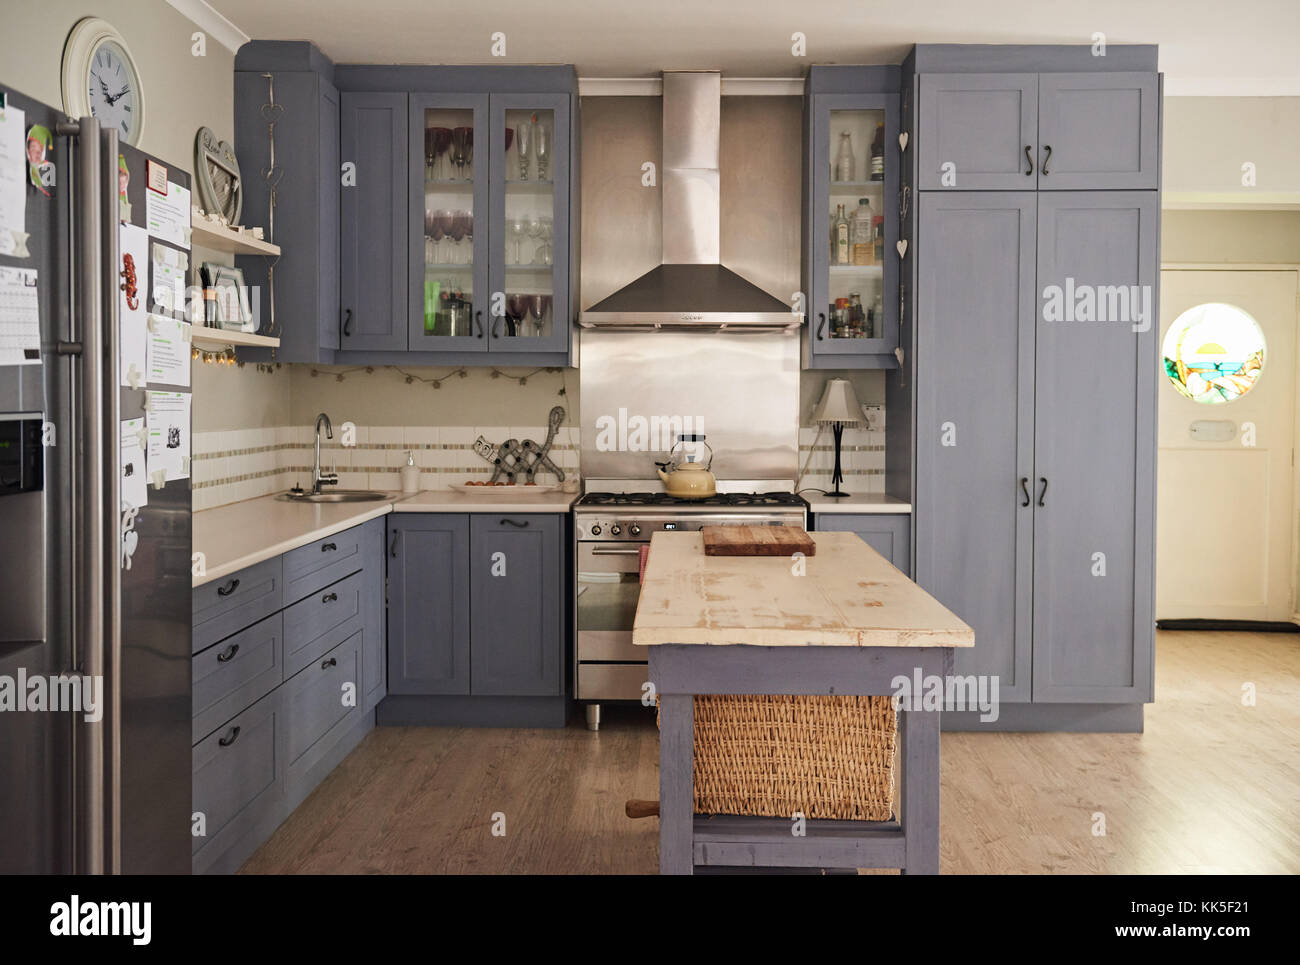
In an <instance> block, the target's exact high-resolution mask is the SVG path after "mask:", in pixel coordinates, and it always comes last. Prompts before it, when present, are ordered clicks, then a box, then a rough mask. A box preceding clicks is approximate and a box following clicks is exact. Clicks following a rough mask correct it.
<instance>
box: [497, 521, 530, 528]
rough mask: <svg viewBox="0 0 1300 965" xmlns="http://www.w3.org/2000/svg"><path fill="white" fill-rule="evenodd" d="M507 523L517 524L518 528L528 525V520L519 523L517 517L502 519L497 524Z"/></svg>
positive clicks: (503, 524)
mask: <svg viewBox="0 0 1300 965" xmlns="http://www.w3.org/2000/svg"><path fill="white" fill-rule="evenodd" d="M507 523H508V524H509V525H511V526H517V527H518V528H519V529H523V528H524V527H525V526H527V525H528V520H524V521H523V522H522V523H521V522H519V520H517V519H503V520H501V522H500V523H499V524H498V525H501V526H505V525H506V524H507Z"/></svg>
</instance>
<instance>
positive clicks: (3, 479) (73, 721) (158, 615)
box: [0, 85, 191, 874]
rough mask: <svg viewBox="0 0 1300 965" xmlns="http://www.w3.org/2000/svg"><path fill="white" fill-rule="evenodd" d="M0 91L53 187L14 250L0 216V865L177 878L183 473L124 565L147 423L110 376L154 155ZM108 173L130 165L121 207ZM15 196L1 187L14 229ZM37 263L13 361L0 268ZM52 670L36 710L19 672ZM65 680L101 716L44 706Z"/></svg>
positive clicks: (186, 540) (184, 716)
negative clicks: (136, 446)
mask: <svg viewBox="0 0 1300 965" xmlns="http://www.w3.org/2000/svg"><path fill="white" fill-rule="evenodd" d="M0 95H3V105H0V111H10V112H13V111H22V113H23V116H22V118H21V123H22V127H23V131H24V135H25V140H24V142H23V147H24V157H23V158H22V163H23V167H24V170H23V175H24V178H25V179H26V176H27V173H28V172H27V170H26V164H27V160H28V158H27V157H26V154H27V152H28V151H29V150H30V151H34V152H35V153H36V154H40V151H39V148H40V144H39V143H38V144H37V145H35V146H33V144H32V142H31V140H30V137H27V136H26V135H28V134H29V133H30V132H29V130H28V129H29V128H31V127H32V126H33V125H37V126H39V127H41V128H43V129H44V130H46V131H48V132H49V133H50V135H51V142H52V143H51V144H50V146H49V148H48V150H47V151H46V154H45V157H44V159H43V160H44V162H45V163H47V164H48V162H49V161H50V160H51V159H52V161H53V165H54V178H53V184H52V185H51V186H50V187H49V188H48V189H43V188H42V187H41V186H39V185H37V184H32V183H25V184H23V186H22V187H23V190H24V193H25V203H24V210H23V220H24V222H25V223H24V225H23V230H24V232H25V233H26V234H27V235H28V238H27V241H26V249H27V253H26V254H23V252H22V245H21V244H16V243H14V241H16V240H17V236H16V235H14V234H13V225H5V224H0V231H9V232H10V234H9V236H8V237H5V238H0V242H3V244H0V271H3V270H4V269H10V271H7V272H4V281H6V282H7V287H4V288H0V347H4V348H5V349H6V351H5V352H4V354H2V355H0V359H3V360H5V362H6V363H8V364H0V872H3V873H13V872H26V873H70V872H77V873H98V872H104V873H112V872H121V873H126V874H136V873H159V874H167V873H175V874H186V873H188V872H189V869H190V820H191V795H190V774H191V764H190V552H191V548H190V484H189V479H188V478H175V479H168V480H167V481H166V482H165V484H164V485H162V486H161V487H155V486H153V485H150V486H149V487H148V496H147V505H145V506H143V507H141V508H139V509H138V512H137V514H136V515H135V518H134V521H133V524H132V525H130V526H129V528H130V530H131V531H132V532H133V533H134V539H132V538H131V537H130V535H128V536H127V541H128V543H129V545H130V546H132V547H133V549H134V552H133V553H131V554H130V566H129V568H127V567H126V565H125V563H124V560H123V554H122V545H123V533H122V527H123V521H124V512H123V510H124V508H125V507H124V506H123V503H122V501H121V498H122V478H123V477H122V473H123V471H124V467H123V466H122V465H121V462H122V460H121V459H120V458H119V454H120V452H121V451H122V450H121V448H120V445H119V423H120V422H121V421H122V420H128V419H135V418H143V417H145V415H146V413H145V405H146V392H145V387H138V388H129V387H121V386H120V385H119V367H118V353H119V346H120V337H119V328H118V325H119V311H118V308H119V301H118V300H119V297H121V295H122V292H121V288H120V286H121V285H122V284H124V283H125V282H126V280H127V279H126V278H125V277H124V275H123V274H122V272H123V266H122V259H121V255H120V252H119V231H120V228H119V216H120V215H121V214H123V213H125V212H126V211H127V210H128V207H129V212H130V214H129V220H130V222H131V223H134V224H136V225H138V226H140V227H147V225H146V214H147V210H148V205H147V203H146V201H145V194H144V192H145V191H146V190H147V187H146V183H145V182H146V177H147V171H146V165H147V162H148V161H150V160H151V159H150V158H149V157H148V156H147V155H145V154H143V153H141V152H139V151H137V150H135V149H134V148H132V147H129V146H126V145H119V144H118V139H117V133H116V132H115V131H105V130H101V129H100V126H99V124H98V122H96V121H95V120H94V119H93V118H84V119H80V120H73V119H70V118H68V117H67V116H66V115H64V114H63V112H62V111H60V110H57V109H55V108H52V107H49V106H47V105H45V104H42V103H40V102H38V101H35V100H33V99H31V98H28V97H25V96H24V95H22V94H21V93H18V92H16V91H13V90H11V89H8V88H6V87H4V86H3V85H0ZM14 117H16V115H15V114H11V115H10V120H13V119H14ZM39 139H40V138H39V136H38V141H39ZM11 146H12V145H11ZM119 155H120V156H121V158H120V160H119ZM152 160H154V161H155V162H157V160H158V159H152ZM5 163H15V160H14V159H12V158H7V159H6V161H5ZM160 163H162V164H164V165H165V167H166V168H167V178H168V179H169V181H170V183H171V184H174V185H176V186H177V187H178V188H182V187H183V188H185V189H188V188H189V186H190V177H189V174H188V173H186V172H185V171H183V170H181V169H179V168H177V167H175V166H173V165H170V164H166V162H160ZM120 166H124V167H125V168H126V170H127V171H128V172H129V183H127V184H126V186H125V187H126V201H127V202H128V204H127V205H122V204H121V203H120V200H121V199H119V187H120V186H121V185H122V179H119V168H120ZM156 173H157V172H156V171H155V174H156ZM2 180H3V179H2V178H0V181H2ZM0 187H3V185H0ZM13 188H14V185H13V183H12V181H10V183H9V185H8V189H9V190H10V192H11V193H10V194H9V195H8V196H7V200H8V207H7V208H6V212H7V217H9V218H10V220H12V219H13V217H14V210H15V208H14V204H13V199H14V198H15V197H16V194H15V193H14V192H13ZM47 190H48V194H47ZM182 197H183V196H182ZM156 240H158V239H154V238H151V239H150V246H149V250H150V251H153V250H154V243H155V241H156ZM169 247H172V248H173V249H174V250H177V251H179V250H181V246H169ZM6 251H7V252H8V253H5V252H6ZM148 262H149V264H147V265H136V266H135V268H136V273H135V289H136V290H137V292H138V295H137V297H138V298H140V299H145V298H148V297H149V296H150V293H151V291H152V285H153V282H154V278H153V272H154V270H155V268H154V259H153V258H152V257H151V258H149V259H148ZM12 269H19V270H25V271H24V272H21V273H16V272H14V271H12ZM32 270H34V271H35V273H36V274H35V279H34V281H35V284H34V285H32V286H31V287H34V289H35V294H36V299H35V301H36V310H37V314H38V316H39V360H37V359H36V355H37V352H36V350H34V349H31V350H27V356H28V357H27V359H23V357H22V353H21V350H19V354H18V355H17V364H13V363H14V362H15V354H14V350H13V345H14V344H15V342H14V340H15V339H16V338H20V337H23V336H21V326H22V320H23V318H24V314H23V313H24V312H28V314H27V315H26V316H25V317H26V318H27V323H28V324H29V325H30V311H29V307H30V294H31V293H30V291H24V290H21V289H19V288H15V285H14V279H15V278H19V277H21V278H22V279H24V280H25V282H24V283H30V281H31V280H32V276H31V275H30V274H28V273H27V272H30V271H32ZM16 333H19V334H16ZM26 337H30V329H29V330H28V335H27V336H26ZM24 362H26V363H27V364H23V363H24ZM147 387H148V389H150V390H165V389H170V390H173V391H185V392H188V391H189V389H188V387H178V386H165V385H155V384H149V385H148V386H147ZM183 431H184V432H185V433H186V434H188V433H189V431H190V426H189V425H185V426H183ZM128 461H130V460H128ZM126 471H127V472H128V473H131V472H137V471H139V472H143V471H145V467H143V466H140V467H137V466H134V465H131V466H130V467H129V469H128V470H126ZM127 522H128V523H130V521H129V520H128V521H127ZM60 677H62V678H63V680H64V683H62V684H51V685H50V688H49V689H48V690H47V693H46V696H45V698H44V704H43V706H44V707H45V708H46V709H41V706H42V701H41V700H39V699H37V695H36V693H35V692H34V691H33V690H31V689H30V688H32V687H37V689H40V686H39V685H37V684H33V683H32V681H34V680H39V681H50V680H51V679H55V680H57V679H58V678H60ZM69 678H77V679H79V680H80V679H85V680H86V681H89V682H90V686H91V688H92V689H93V687H94V683H93V681H94V680H96V679H98V680H101V681H102V694H101V696H100V699H99V704H100V710H101V712H102V716H100V717H99V719H98V721H96V722H92V721H89V720H87V717H88V716H89V717H93V716H95V715H94V714H93V713H87V711H86V709H85V708H86V706H87V703H88V702H87V701H86V699H85V698H84V697H83V698H82V703H81V707H80V709H78V710H76V711H74V710H70V709H59V710H53V709H49V708H50V707H51V706H53V705H54V704H56V703H57V701H55V700H54V699H53V693H54V690H55V689H56V688H61V689H62V692H63V697H64V700H63V702H62V704H63V706H65V707H66V705H67V704H68V703H69V702H70V701H69V699H68V698H69V686H68V684H67V681H68V680H69ZM20 683H22V684H24V687H23V688H22V689H20V688H19V684H20ZM87 692H89V691H87ZM71 702H73V703H75V700H72V701H71Z"/></svg>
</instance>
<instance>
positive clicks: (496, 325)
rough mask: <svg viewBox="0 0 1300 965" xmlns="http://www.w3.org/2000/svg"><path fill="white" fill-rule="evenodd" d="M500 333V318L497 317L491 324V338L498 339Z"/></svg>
mask: <svg viewBox="0 0 1300 965" xmlns="http://www.w3.org/2000/svg"><path fill="white" fill-rule="evenodd" d="M500 331H501V316H500V315H497V316H496V318H495V319H494V320H493V322H492V337H493V338H500V337H501V336H500V334H498V333H499V332H500Z"/></svg>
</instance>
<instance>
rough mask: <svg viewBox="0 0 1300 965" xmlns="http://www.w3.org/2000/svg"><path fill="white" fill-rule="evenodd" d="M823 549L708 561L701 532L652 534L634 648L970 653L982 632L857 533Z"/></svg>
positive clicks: (821, 536)
mask: <svg viewBox="0 0 1300 965" xmlns="http://www.w3.org/2000/svg"><path fill="white" fill-rule="evenodd" d="M809 535H810V536H811V537H812V538H813V540H814V541H816V543H817V552H816V554H815V555H813V556H808V557H805V558H804V559H802V560H800V561H798V562H797V563H795V562H792V561H791V558H790V557H786V556H766V557H762V556H705V555H704V537H703V535H702V534H700V533H655V534H654V536H653V537H652V539H651V542H650V558H649V561H648V562H647V563H646V570H645V580H644V581H643V582H642V584H641V599H640V601H639V602H638V604H637V608H636V620H635V621H634V623H633V628H632V643H633V644H636V645H638V646H654V645H656V644H666V643H672V644H708V645H718V644H749V645H753V646H761V647H813V646H816V647H970V646H973V645H974V643H975V633H974V631H973V630H972V629H971V628H970V627H969V626H967V625H966V624H965V623H962V621H961V620H959V619H958V618H957V616H956V615H955V614H954V613H953V612H952V611H951V610H949V609H948V608H947V607H945V606H944V605H943V604H942V603H940V602H939V601H938V600H936V599H935V598H934V597H932V596H931V595H930V594H929V593H926V592H925V590H923V589H921V588H920V587H919V586H917V585H916V584H915V583H913V582H912V581H911V580H909V579H908V578H907V577H906V576H905V575H904V574H903V573H901V572H899V571H898V570H896V569H895V568H894V567H893V566H891V565H890V564H889V561H888V560H886V559H885V558H884V557H883V556H881V555H880V554H879V553H877V552H876V551H875V550H873V549H872V548H871V547H870V546H868V545H867V544H866V543H864V542H863V541H862V540H861V539H859V538H858V537H857V536H855V535H854V534H853V533H810V534H809Z"/></svg>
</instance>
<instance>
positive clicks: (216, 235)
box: [190, 218, 280, 256]
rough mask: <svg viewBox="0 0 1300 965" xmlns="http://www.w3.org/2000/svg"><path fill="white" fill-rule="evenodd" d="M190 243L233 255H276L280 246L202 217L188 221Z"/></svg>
mask: <svg viewBox="0 0 1300 965" xmlns="http://www.w3.org/2000/svg"><path fill="white" fill-rule="evenodd" d="M190 243H191V244H195V245H199V246H200V247H203V248H211V249H212V250H213V251H225V252H229V253H230V254H234V255H272V256H274V255H278V254H279V253H280V246H279V245H273V244H271V243H270V242H269V241H259V240H258V239H256V238H254V237H253V236H252V235H251V234H246V233H241V232H238V231H236V230H235V229H234V228H228V227H226V226H225V225H221V224H215V223H214V222H211V221H208V220H206V219H204V218H197V219H194V220H192V221H191V222H190Z"/></svg>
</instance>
